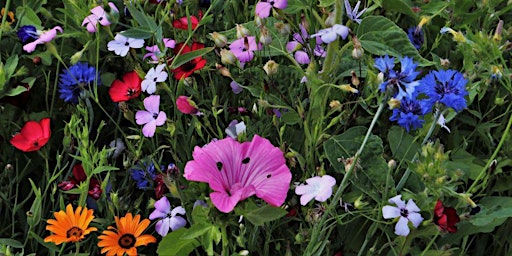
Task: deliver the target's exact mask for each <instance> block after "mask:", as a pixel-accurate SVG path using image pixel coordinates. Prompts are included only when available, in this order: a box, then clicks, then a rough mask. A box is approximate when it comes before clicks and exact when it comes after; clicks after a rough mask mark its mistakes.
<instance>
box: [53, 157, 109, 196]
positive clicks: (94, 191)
mask: <svg viewBox="0 0 512 256" xmlns="http://www.w3.org/2000/svg"><path fill="white" fill-rule="evenodd" d="M85 180H87V176H86V175H85V171H84V168H83V167H82V164H75V166H73V177H70V178H69V181H63V182H61V183H59V184H58V185H57V186H58V187H59V188H60V189H62V190H64V191H68V190H70V189H72V188H75V187H78V185H80V183H82V182H84V181H85ZM101 192H102V190H101V186H100V182H99V181H98V179H96V178H94V177H93V178H91V180H90V181H89V192H88V194H89V195H90V196H91V197H92V198H94V199H95V200H98V199H99V198H100V196H101ZM76 197H77V195H70V196H69V199H70V200H74V199H76Z"/></svg>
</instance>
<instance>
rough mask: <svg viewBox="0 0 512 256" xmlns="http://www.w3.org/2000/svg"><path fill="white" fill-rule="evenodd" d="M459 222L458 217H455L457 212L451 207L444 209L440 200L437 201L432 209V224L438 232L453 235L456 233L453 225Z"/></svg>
mask: <svg viewBox="0 0 512 256" xmlns="http://www.w3.org/2000/svg"><path fill="white" fill-rule="evenodd" d="M459 221H460V218H459V215H457V211H456V210H455V209H454V208H453V207H445V206H444V205H443V202H441V200H437V203H436V206H435V208H434V223H435V224H436V225H437V226H438V227H439V229H440V230H442V231H448V232H450V233H455V232H457V227H456V226H455V225H456V224H457V223H458V222H459Z"/></svg>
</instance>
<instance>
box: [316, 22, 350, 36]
mask: <svg viewBox="0 0 512 256" xmlns="http://www.w3.org/2000/svg"><path fill="white" fill-rule="evenodd" d="M332 30H333V31H334V32H336V34H338V35H339V36H341V38H343V39H345V38H347V36H348V32H349V29H348V27H346V26H343V25H340V24H334V26H332ZM322 39H323V38H322Z"/></svg>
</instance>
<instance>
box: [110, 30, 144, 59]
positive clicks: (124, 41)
mask: <svg viewBox="0 0 512 256" xmlns="http://www.w3.org/2000/svg"><path fill="white" fill-rule="evenodd" d="M143 46H144V39H136V38H130V37H126V36H123V35H121V34H117V35H116V37H115V38H114V40H112V41H110V42H108V44H107V48H108V50H109V51H113V52H114V53H115V54H117V55H119V56H121V57H124V56H126V54H128V51H129V50H130V48H142V47H143Z"/></svg>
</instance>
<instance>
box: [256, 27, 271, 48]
mask: <svg viewBox="0 0 512 256" xmlns="http://www.w3.org/2000/svg"><path fill="white" fill-rule="evenodd" d="M259 39H260V43H262V44H263V45H269V44H270V43H272V36H270V33H269V32H268V29H267V28H266V27H261V28H260V38H259Z"/></svg>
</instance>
